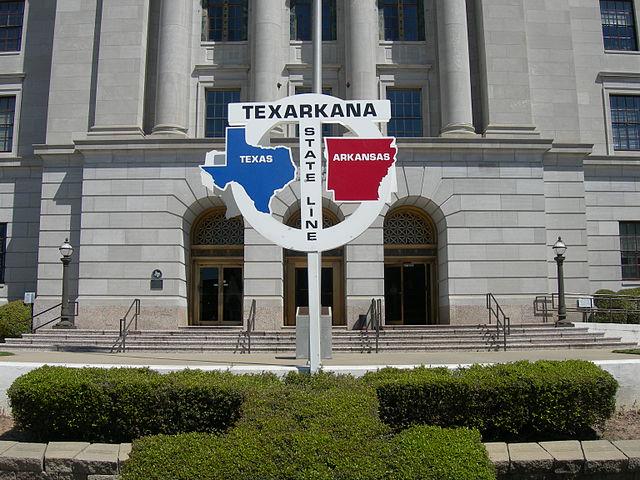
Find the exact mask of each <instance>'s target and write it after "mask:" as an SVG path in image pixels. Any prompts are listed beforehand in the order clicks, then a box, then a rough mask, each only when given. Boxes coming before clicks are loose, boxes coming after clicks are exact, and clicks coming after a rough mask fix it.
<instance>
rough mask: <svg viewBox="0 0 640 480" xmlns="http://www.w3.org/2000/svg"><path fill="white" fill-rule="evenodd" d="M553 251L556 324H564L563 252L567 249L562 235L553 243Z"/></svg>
mask: <svg viewBox="0 0 640 480" xmlns="http://www.w3.org/2000/svg"><path fill="white" fill-rule="evenodd" d="M552 248H553V251H554V252H555V254H556V256H555V261H556V264H557V265H558V322H557V324H558V325H566V323H567V304H566V302H565V298H564V258H565V257H564V254H565V252H566V251H567V245H566V244H565V243H564V242H563V241H562V237H558V240H557V241H556V243H555V244H554V245H553V247H552Z"/></svg>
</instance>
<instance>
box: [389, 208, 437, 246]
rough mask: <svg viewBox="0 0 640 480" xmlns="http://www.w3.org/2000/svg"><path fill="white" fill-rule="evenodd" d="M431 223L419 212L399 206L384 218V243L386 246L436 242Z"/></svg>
mask: <svg viewBox="0 0 640 480" xmlns="http://www.w3.org/2000/svg"><path fill="white" fill-rule="evenodd" d="M435 238H436V236H435V232H434V231H433V227H432V226H431V224H430V223H429V222H428V221H427V220H426V219H425V218H424V217H423V216H422V215H420V214H418V213H416V212H414V211H413V210H411V209H408V208H399V209H398V210H395V211H393V212H391V213H389V214H387V215H386V216H385V218H384V244H385V245H386V246H397V245H412V246H426V245H434V244H435V243H436V239H435Z"/></svg>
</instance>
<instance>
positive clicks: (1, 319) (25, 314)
mask: <svg viewBox="0 0 640 480" xmlns="http://www.w3.org/2000/svg"><path fill="white" fill-rule="evenodd" d="M30 318H31V309H30V308H29V306H28V305H25V304H24V303H22V302H21V301H20V300H18V301H15V302H9V303H7V304H6V305H2V306H0V340H4V339H5V338H16V337H19V336H20V335H22V334H23V333H27V332H28V331H29V330H30V329H31V326H30V325H29V319H30Z"/></svg>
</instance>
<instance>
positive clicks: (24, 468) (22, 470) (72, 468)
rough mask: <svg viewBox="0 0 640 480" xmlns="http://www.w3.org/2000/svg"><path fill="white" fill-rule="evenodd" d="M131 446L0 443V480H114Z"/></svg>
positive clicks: (78, 443)
mask: <svg viewBox="0 0 640 480" xmlns="http://www.w3.org/2000/svg"><path fill="white" fill-rule="evenodd" d="M130 452H131V444H129V443H123V444H119V445H113V444H106V443H93V444H89V443H84V442H51V443H49V444H46V443H18V442H7V441H0V480H18V479H29V480H115V479H117V478H118V475H119V474H120V471H121V468H122V465H123V463H124V462H125V461H126V460H127V459H128V458H129V453H130Z"/></svg>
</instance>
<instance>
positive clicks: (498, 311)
mask: <svg viewBox="0 0 640 480" xmlns="http://www.w3.org/2000/svg"><path fill="white" fill-rule="evenodd" d="M494 306H495V307H494ZM487 310H488V311H489V325H491V319H492V318H495V319H496V338H500V334H501V333H502V342H503V344H502V345H503V348H504V351H505V352H506V351H507V335H511V319H510V318H509V317H508V316H507V315H505V313H504V311H503V310H502V307H501V306H500V304H499V303H498V300H497V299H496V297H495V296H494V295H493V294H492V293H487ZM501 317H502V318H501Z"/></svg>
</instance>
